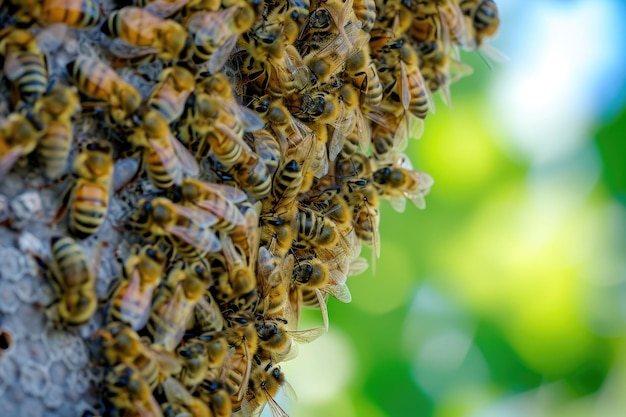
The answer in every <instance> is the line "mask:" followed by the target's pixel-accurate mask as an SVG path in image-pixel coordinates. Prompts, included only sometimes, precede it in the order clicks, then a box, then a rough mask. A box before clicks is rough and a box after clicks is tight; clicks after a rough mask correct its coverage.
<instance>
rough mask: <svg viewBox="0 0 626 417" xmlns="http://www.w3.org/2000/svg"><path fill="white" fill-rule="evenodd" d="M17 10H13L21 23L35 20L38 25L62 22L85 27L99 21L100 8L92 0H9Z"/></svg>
mask: <svg viewBox="0 0 626 417" xmlns="http://www.w3.org/2000/svg"><path fill="white" fill-rule="evenodd" d="M9 2H10V3H12V4H13V5H14V6H16V8H17V10H15V11H14V12H13V15H14V16H15V18H16V20H17V21H18V22H20V23H21V24H29V23H31V22H32V21H33V20H36V21H37V22H38V23H39V24H40V25H42V26H45V25H51V24H54V23H63V24H65V25H67V26H70V27H74V28H78V29H87V28H90V27H93V26H95V25H97V24H98V22H99V21H100V9H99V7H98V4H97V3H96V2H95V1H93V0H43V1H37V2H32V1H29V0H9Z"/></svg>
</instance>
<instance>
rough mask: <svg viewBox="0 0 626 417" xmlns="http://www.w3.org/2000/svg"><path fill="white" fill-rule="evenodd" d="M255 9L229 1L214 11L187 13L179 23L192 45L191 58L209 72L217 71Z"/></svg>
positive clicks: (252, 21)
mask: <svg viewBox="0 0 626 417" xmlns="http://www.w3.org/2000/svg"><path fill="white" fill-rule="evenodd" d="M255 19H256V13H255V12H254V10H253V9H252V8H251V7H249V6H243V7H242V6H238V5H233V6H230V7H228V8H225V9H223V10H218V11H212V12H210V11H198V12H195V13H193V14H191V15H190V16H188V17H187V18H186V19H185V20H184V21H183V25H184V26H185V28H187V30H188V32H189V34H190V36H191V39H192V48H193V61H194V62H195V63H196V64H205V63H206V65H207V68H208V70H209V72H210V73H211V74H216V73H218V72H219V71H221V69H222V67H223V66H224V64H226V62H227V60H228V58H229V57H230V54H231V52H232V51H233V49H234V48H235V46H236V45H237V39H238V38H239V36H240V35H241V34H243V33H244V32H246V31H248V30H249V29H250V27H252V24H253V23H254V20H255Z"/></svg>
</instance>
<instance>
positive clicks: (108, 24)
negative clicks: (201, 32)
mask: <svg viewBox="0 0 626 417" xmlns="http://www.w3.org/2000/svg"><path fill="white" fill-rule="evenodd" d="M101 30H102V32H103V33H104V34H105V35H107V36H109V37H111V38H119V39H121V40H123V41H124V42H126V43H128V44H130V45H133V46H136V47H139V48H142V51H141V52H140V53H138V54H135V55H134V56H133V57H137V56H148V55H152V54H155V55H156V56H158V57H159V58H161V59H163V60H166V61H171V60H174V59H180V60H183V61H184V60H186V59H187V58H188V56H189V54H190V52H191V40H190V38H189V35H188V34H187V31H186V30H185V28H184V27H183V26H181V25H180V24H179V23H177V22H175V21H173V20H171V19H162V18H160V17H157V16H155V15H153V14H152V13H150V12H149V11H147V10H144V9H142V8H140V7H133V6H126V7H123V8H121V9H119V10H116V11H114V12H112V13H111V14H110V15H109V16H108V17H107V19H106V21H105V22H104V24H103V25H102V26H101Z"/></svg>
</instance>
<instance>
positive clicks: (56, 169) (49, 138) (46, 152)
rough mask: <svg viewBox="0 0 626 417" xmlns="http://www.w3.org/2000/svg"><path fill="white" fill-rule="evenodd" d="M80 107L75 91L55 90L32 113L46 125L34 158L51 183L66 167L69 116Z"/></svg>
mask: <svg viewBox="0 0 626 417" xmlns="http://www.w3.org/2000/svg"><path fill="white" fill-rule="evenodd" d="M79 106H80V104H79V99H78V92H77V91H76V88H75V87H72V88H60V89H55V90H53V91H52V92H51V93H50V94H46V95H45V96H43V97H42V98H41V99H39V101H38V102H37V104H36V106H35V112H36V113H37V114H39V118H40V119H41V120H42V122H43V124H44V125H45V128H44V131H43V135H42V136H41V139H40V141H39V145H38V146H37V155H38V157H39V162H40V163H41V165H42V166H43V171H44V173H45V174H46V176H47V177H48V178H50V179H55V178H58V177H59V176H60V175H61V174H62V173H63V171H64V170H65V167H66V165H67V160H68V157H69V153H70V149H71V145H72V139H73V127H72V126H73V124H72V121H71V116H72V114H74V113H75V112H76V111H77V110H78V108H79Z"/></svg>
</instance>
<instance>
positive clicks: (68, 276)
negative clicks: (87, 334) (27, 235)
mask: <svg viewBox="0 0 626 417" xmlns="http://www.w3.org/2000/svg"><path fill="white" fill-rule="evenodd" d="M50 252H51V257H52V264H51V265H47V264H46V263H45V262H44V261H43V260H41V259H39V258H37V257H36V260H37V262H38V263H39V265H40V266H41V267H43V269H44V270H46V271H47V276H48V279H50V281H51V283H52V285H53V287H54V288H55V289H56V292H57V294H56V297H57V298H56V299H55V300H54V301H53V302H52V304H50V305H49V306H48V307H49V308H55V309H56V315H57V317H56V318H57V319H58V320H59V321H60V322H61V323H62V324H64V325H67V326H81V325H83V324H86V323H87V322H89V320H90V319H91V317H92V316H93V314H94V313H95V312H96V309H97V308H98V299H97V297H96V279H97V276H96V275H95V274H94V273H93V271H92V269H91V267H92V265H93V266H95V267H96V268H94V269H97V265H98V262H93V263H89V262H87V258H86V257H85V254H84V253H83V251H82V249H81V248H80V246H79V245H78V243H76V241H75V240H74V239H72V238H70V237H53V238H52V239H51V240H50Z"/></svg>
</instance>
